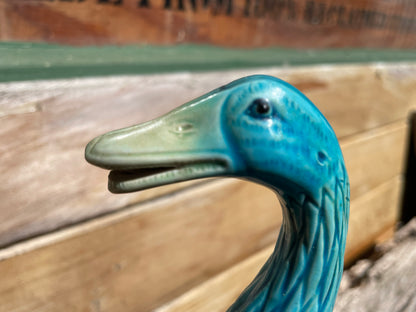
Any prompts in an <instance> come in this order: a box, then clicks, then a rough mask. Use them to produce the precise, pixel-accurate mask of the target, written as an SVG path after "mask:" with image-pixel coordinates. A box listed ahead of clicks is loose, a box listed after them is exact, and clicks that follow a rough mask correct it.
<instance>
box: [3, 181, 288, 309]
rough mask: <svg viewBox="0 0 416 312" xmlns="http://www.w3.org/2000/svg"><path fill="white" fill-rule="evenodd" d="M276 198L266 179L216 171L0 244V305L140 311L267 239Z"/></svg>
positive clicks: (273, 226) (276, 214)
mask: <svg viewBox="0 0 416 312" xmlns="http://www.w3.org/2000/svg"><path fill="white" fill-rule="evenodd" d="M276 205H277V199H276V198H275V196H274V194H273V193H272V192H271V191H269V190H268V189H265V188H263V187H259V186H257V187H254V188H253V186H252V185H250V186H248V185H247V184H241V183H238V184H236V183H234V182H233V181H232V180H223V181H221V182H220V183H217V184H215V185H209V186H206V187H205V188H204V189H199V188H196V189H194V190H188V191H183V192H181V193H180V194H178V195H173V196H168V197H166V198H165V199H161V200H158V201H156V202H154V203H152V204H148V205H144V206H140V207H137V208H135V209H133V210H128V211H126V212H124V213H119V214H117V215H115V216H108V217H103V218H101V219H100V220H96V221H91V222H89V223H87V224H85V225H81V226H79V228H78V230H77V231H70V230H69V231H68V233H67V234H62V233H61V234H56V235H58V236H59V237H58V238H55V237H54V234H50V237H51V238H50V241H49V243H45V244H44V245H43V246H39V245H38V246H36V248H34V249H32V250H31V251H30V247H29V249H26V252H24V253H23V254H20V255H15V256H14V257H11V258H5V257H4V253H7V250H3V251H2V254H3V255H0V259H3V260H2V261H0V275H1V276H2V282H1V283H0V298H1V299H2V300H1V301H2V304H1V305H0V311H8V312H10V311H17V310H20V311H57V310H59V311H63V310H66V309H68V307H71V309H72V310H76V311H87V310H93V311H95V310H94V309H96V310H100V311H118V310H123V311H149V310H150V309H152V308H154V307H156V305H157V304H160V303H162V302H164V301H166V300H168V299H169V298H174V297H176V296H177V295H179V294H180V293H182V292H183V291H184V290H186V289H189V288H190V287H192V286H195V285H197V284H199V283H200V282H202V281H203V280H205V279H206V278H208V277H210V276H212V275H214V274H216V273H218V272H220V271H222V270H224V269H225V268H227V267H229V266H231V265H232V264H234V263H235V262H237V261H239V260H240V259H243V258H245V257H247V256H248V255H250V254H251V253H253V252H256V251H258V250H260V249H262V248H264V247H265V246H266V245H268V244H270V242H272V241H274V240H275V239H276V236H277V230H278V224H279V222H280V219H281V217H280V210H279V209H276ZM247 220H250V221H249V222H247ZM23 245H25V244H23ZM35 245H36V244H35ZM22 248H23V249H25V247H24V246H23V247H22ZM13 249H15V250H16V249H21V248H18V247H17V246H16V247H13Z"/></svg>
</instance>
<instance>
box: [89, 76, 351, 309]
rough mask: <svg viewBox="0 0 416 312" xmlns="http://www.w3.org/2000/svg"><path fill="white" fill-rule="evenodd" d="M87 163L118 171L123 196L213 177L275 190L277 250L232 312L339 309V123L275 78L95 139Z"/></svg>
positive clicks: (228, 89) (342, 225)
mask: <svg viewBox="0 0 416 312" xmlns="http://www.w3.org/2000/svg"><path fill="white" fill-rule="evenodd" d="M86 159H87V160H88V161H89V162H90V163H92V164H94V165H97V166H99V167H102V168H106V169H110V170H111V172H110V175H109V189H110V191H112V192H114V193H123V192H133V191H138V190H143V189H146V188H150V187H155V186H159V185H163V184H169V183H174V182H179V181H185V180H190V179H197V178H204V177H213V176H215V177H218V176H226V177H238V178H242V179H247V180H250V181H254V182H257V183H260V184H263V185H265V186H267V187H269V188H271V189H272V190H274V191H275V192H276V194H277V196H278V198H279V200H280V202H281V206H282V209H283V223H282V227H281V230H280V235H279V238H278V240H277V244H276V248H275V250H274V252H273V254H272V255H271V256H270V258H269V259H268V261H267V262H266V264H265V265H264V266H263V268H262V269H261V270H260V272H259V273H258V275H257V277H256V278H255V279H254V280H253V282H252V283H251V284H250V285H249V286H248V287H247V288H246V289H245V290H244V292H243V293H242V294H241V295H240V296H239V298H238V299H237V300H236V301H235V302H234V304H233V305H232V306H231V307H230V308H229V309H228V311H239V312H241V311H252V312H254V311H264V312H266V311H270V312H271V311H277V312H279V311H281V312H283V311H284V312H288V311H290V312H294V311H299V312H307V311H315V312H326V311H332V309H333V306H334V302H335V297H336V294H337V291H338V288H339V283H340V279H341V275H342V271H343V257H344V249H345V240H346V235H347V227H348V215H349V182H348V176H347V173H346V170H345V165H344V160H343V157H342V153H341V150H340V147H339V144H338V141H337V139H336V136H335V134H334V132H333V130H332V128H331V126H330V125H329V123H328V122H327V121H326V119H325V118H324V117H323V115H322V114H321V113H320V112H319V111H318V109H317V108H316V107H315V106H314V105H313V104H312V102H311V101H309V100H308V99H307V98H306V97H305V96H304V95H303V94H302V93H301V92H299V91H298V90H297V89H295V88H294V87H292V86H291V85H289V84H287V83H285V82H284V81H282V80H279V79H277V78H274V77H269V76H250V77H245V78H242V79H239V80H236V81H234V82H231V83H230V84H228V85H226V86H223V87H220V88H218V89H216V90H214V91H212V92H210V93H208V94H206V95H203V96H201V97H199V98H197V99H195V100H193V101H190V102H188V103H186V104H184V105H183V106H181V107H179V108H177V109H175V110H173V111H172V112H170V113H168V114H166V115H165V116H162V117H160V118H158V119H155V120H152V121H149V122H146V123H143V124H139V125H137V126H133V127H129V128H125V129H121V130H116V131H113V132H110V133H107V134H104V135H102V136H100V137H98V138H95V139H94V140H93V141H91V142H90V143H89V144H88V146H87V148H86ZM253 213H255V212H253Z"/></svg>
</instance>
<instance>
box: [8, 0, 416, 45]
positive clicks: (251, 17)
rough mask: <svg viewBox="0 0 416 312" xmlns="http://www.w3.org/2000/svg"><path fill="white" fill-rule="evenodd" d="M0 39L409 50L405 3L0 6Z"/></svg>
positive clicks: (414, 18)
mask: <svg viewBox="0 0 416 312" xmlns="http://www.w3.org/2000/svg"><path fill="white" fill-rule="evenodd" d="M0 40H3V41H16V40H18V41H37V42H39V41H42V42H44V41H47V42H59V43H66V44H77V45H85V44H89V45H90V44H126V43H140V44H174V43H189V42H193V43H207V44H215V45H225V46H239V47H264V46H277V45H278V46H286V47H297V48H322V47H326V48H328V47H389V48H392V47H394V48H415V47H416V3H415V2H414V1H406V0H390V1H386V0H353V1H344V0H278V1H270V0H31V1H27V0H0Z"/></svg>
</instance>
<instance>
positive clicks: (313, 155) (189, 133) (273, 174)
mask: <svg viewBox="0 0 416 312" xmlns="http://www.w3.org/2000/svg"><path fill="white" fill-rule="evenodd" d="M339 157H342V156H341V152H340V149H339V145H338V143H337V139H336V137H335V135H334V132H333V131H332V129H331V127H330V125H329V124H328V123H327V121H326V120H325V118H323V116H322V114H321V113H320V112H319V111H318V109H317V108H316V107H315V106H314V105H313V104H312V102H311V101H309V100H308V99H307V98H306V97H305V96H304V95H303V94H302V93H301V92H299V91H298V90H297V89H295V88H294V87H292V86H291V85H289V84H287V83H285V82H284V81H282V80H280V79H277V78H274V77H270V76H261V75H256V76H249V77H245V78H242V79H239V80H236V81H234V82H232V83H230V84H228V85H226V86H223V87H221V88H218V89H216V90H214V91H212V92H210V93H208V94H206V95H204V96H201V97H199V98H197V99H195V100H193V101H190V102H188V103H186V104H184V105H183V106H181V107H179V108H178V109H176V110H174V111H172V112H170V113H168V114H167V115H165V116H162V117H160V118H158V119H156V120H153V121H150V122H148V123H144V124H141V125H137V126H133V127H129V128H125V129H121V130H116V131H113V132H110V133H108V134H105V135H103V136H101V137H98V138H96V139H95V140H93V141H92V142H91V143H90V144H89V145H88V146H87V149H86V158H87V160H88V161H89V162H91V163H93V164H95V165H98V166H101V167H104V168H108V169H113V172H112V174H111V175H110V179H109V188H110V190H111V191H113V192H130V191H137V190H140V189H144V188H148V187H153V186H158V185H162V184H167V183H173V182H178V181H182V180H189V179H195V178H202V177H210V176H236V177H242V178H248V179H251V180H258V181H259V182H261V183H263V184H266V185H267V184H270V185H274V186H277V188H279V189H280V190H281V191H283V192H287V191H296V190H299V189H301V190H304V191H307V192H312V193H314V192H315V191H316V188H317V187H319V185H322V183H323V181H325V180H327V179H328V177H329V176H330V175H331V174H333V172H334V170H336V168H335V167H336V166H337V165H338V161H339V159H338V158H339Z"/></svg>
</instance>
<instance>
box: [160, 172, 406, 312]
mask: <svg viewBox="0 0 416 312" xmlns="http://www.w3.org/2000/svg"><path fill="white" fill-rule="evenodd" d="M401 183H402V182H401V179H400V178H397V177H396V178H394V179H392V180H390V181H389V182H387V183H385V184H383V185H381V186H380V187H378V188H376V189H374V190H372V191H371V192H369V193H368V194H366V195H365V196H363V197H362V198H360V199H359V200H358V201H353V202H352V205H351V207H352V214H353V215H355V214H356V213H355V212H356V211H360V218H354V219H353V220H352V222H350V223H356V222H357V221H358V224H357V226H355V227H353V228H350V229H349V231H348V232H349V233H348V235H349V236H352V237H354V239H358V241H357V242H359V241H361V242H363V241H365V242H366V243H367V244H374V243H375V240H374V235H377V234H380V233H382V232H383V230H385V229H386V226H389V222H390V221H387V222H385V221H386V220H387V219H388V217H387V218H386V217H384V216H383V217H382V220H380V221H381V222H380V223H378V222H374V217H378V216H379V214H377V212H376V211H379V210H380V207H384V208H386V210H385V211H383V213H386V212H387V214H394V213H395V209H394V207H397V205H398V204H399V201H400V197H399V193H400V188H401ZM374 212H376V213H374ZM368 227H369V228H368ZM367 234H371V238H370V237H367ZM354 239H352V240H351V239H350V240H349V241H348V243H347V256H348V255H349V252H350V250H351V248H354V247H352V246H353V245H354V244H355V243H356V242H355V241H354ZM273 247H274V246H270V247H267V248H265V249H264V250H262V251H259V252H258V253H256V254H254V255H252V256H250V257H249V258H248V259H246V260H244V261H242V262H240V263H238V264H236V265H235V266H233V267H232V268H230V269H229V270H226V271H224V272H222V273H220V274H218V275H217V276H215V277H213V278H211V279H209V280H207V281H206V282H204V283H203V284H201V285H199V286H198V287H195V288H193V289H191V290H190V291H188V292H186V293H184V294H183V295H181V296H179V297H178V298H175V299H174V300H172V301H171V302H169V303H166V304H164V305H162V306H161V307H159V308H158V309H156V312H181V311H189V312H205V311H206V312H222V311H225V310H226V309H227V307H228V306H230V305H231V304H232V302H233V301H234V300H235V299H236V298H237V297H238V295H239V294H240V293H241V292H242V291H243V289H244V288H245V287H246V286H247V285H248V283H249V282H250V281H251V280H252V279H253V278H254V277H255V275H256V274H257V272H258V271H259V270H260V268H261V266H262V265H263V264H264V263H265V262H266V260H267V258H268V257H269V256H270V254H271V253H272V251H273ZM347 261H348V259H347ZM409 264H410V262H408V263H407V265H409ZM395 272H397V270H395ZM373 283H375V281H373ZM374 286H376V285H373V287H374ZM393 288H394V287H392V286H390V287H389V289H393ZM367 291H370V289H367ZM353 296H355V298H354V297H353ZM396 296H398V294H396ZM345 297H346V298H342V299H341V302H340V303H339V304H338V309H335V310H334V311H338V310H339V311H351V310H350V309H348V299H350V300H351V299H353V301H356V302H355V308H356V309H359V305H358V304H357V301H358V302H362V301H363V300H362V298H360V297H359V295H358V294H357V291H354V290H353V289H352V290H351V291H349V292H347V293H346V294H345ZM357 297H358V298H359V299H358V298H357ZM390 297H391V296H390ZM354 299H355V300H354ZM380 299H382V298H380ZM372 305H373V306H377V304H376V303H373V304H372ZM378 307H379V306H378ZM362 308H366V307H364V306H363V307H362ZM354 311H355V310H354ZM365 311H375V310H365ZM377 311H378V310H377Z"/></svg>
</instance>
